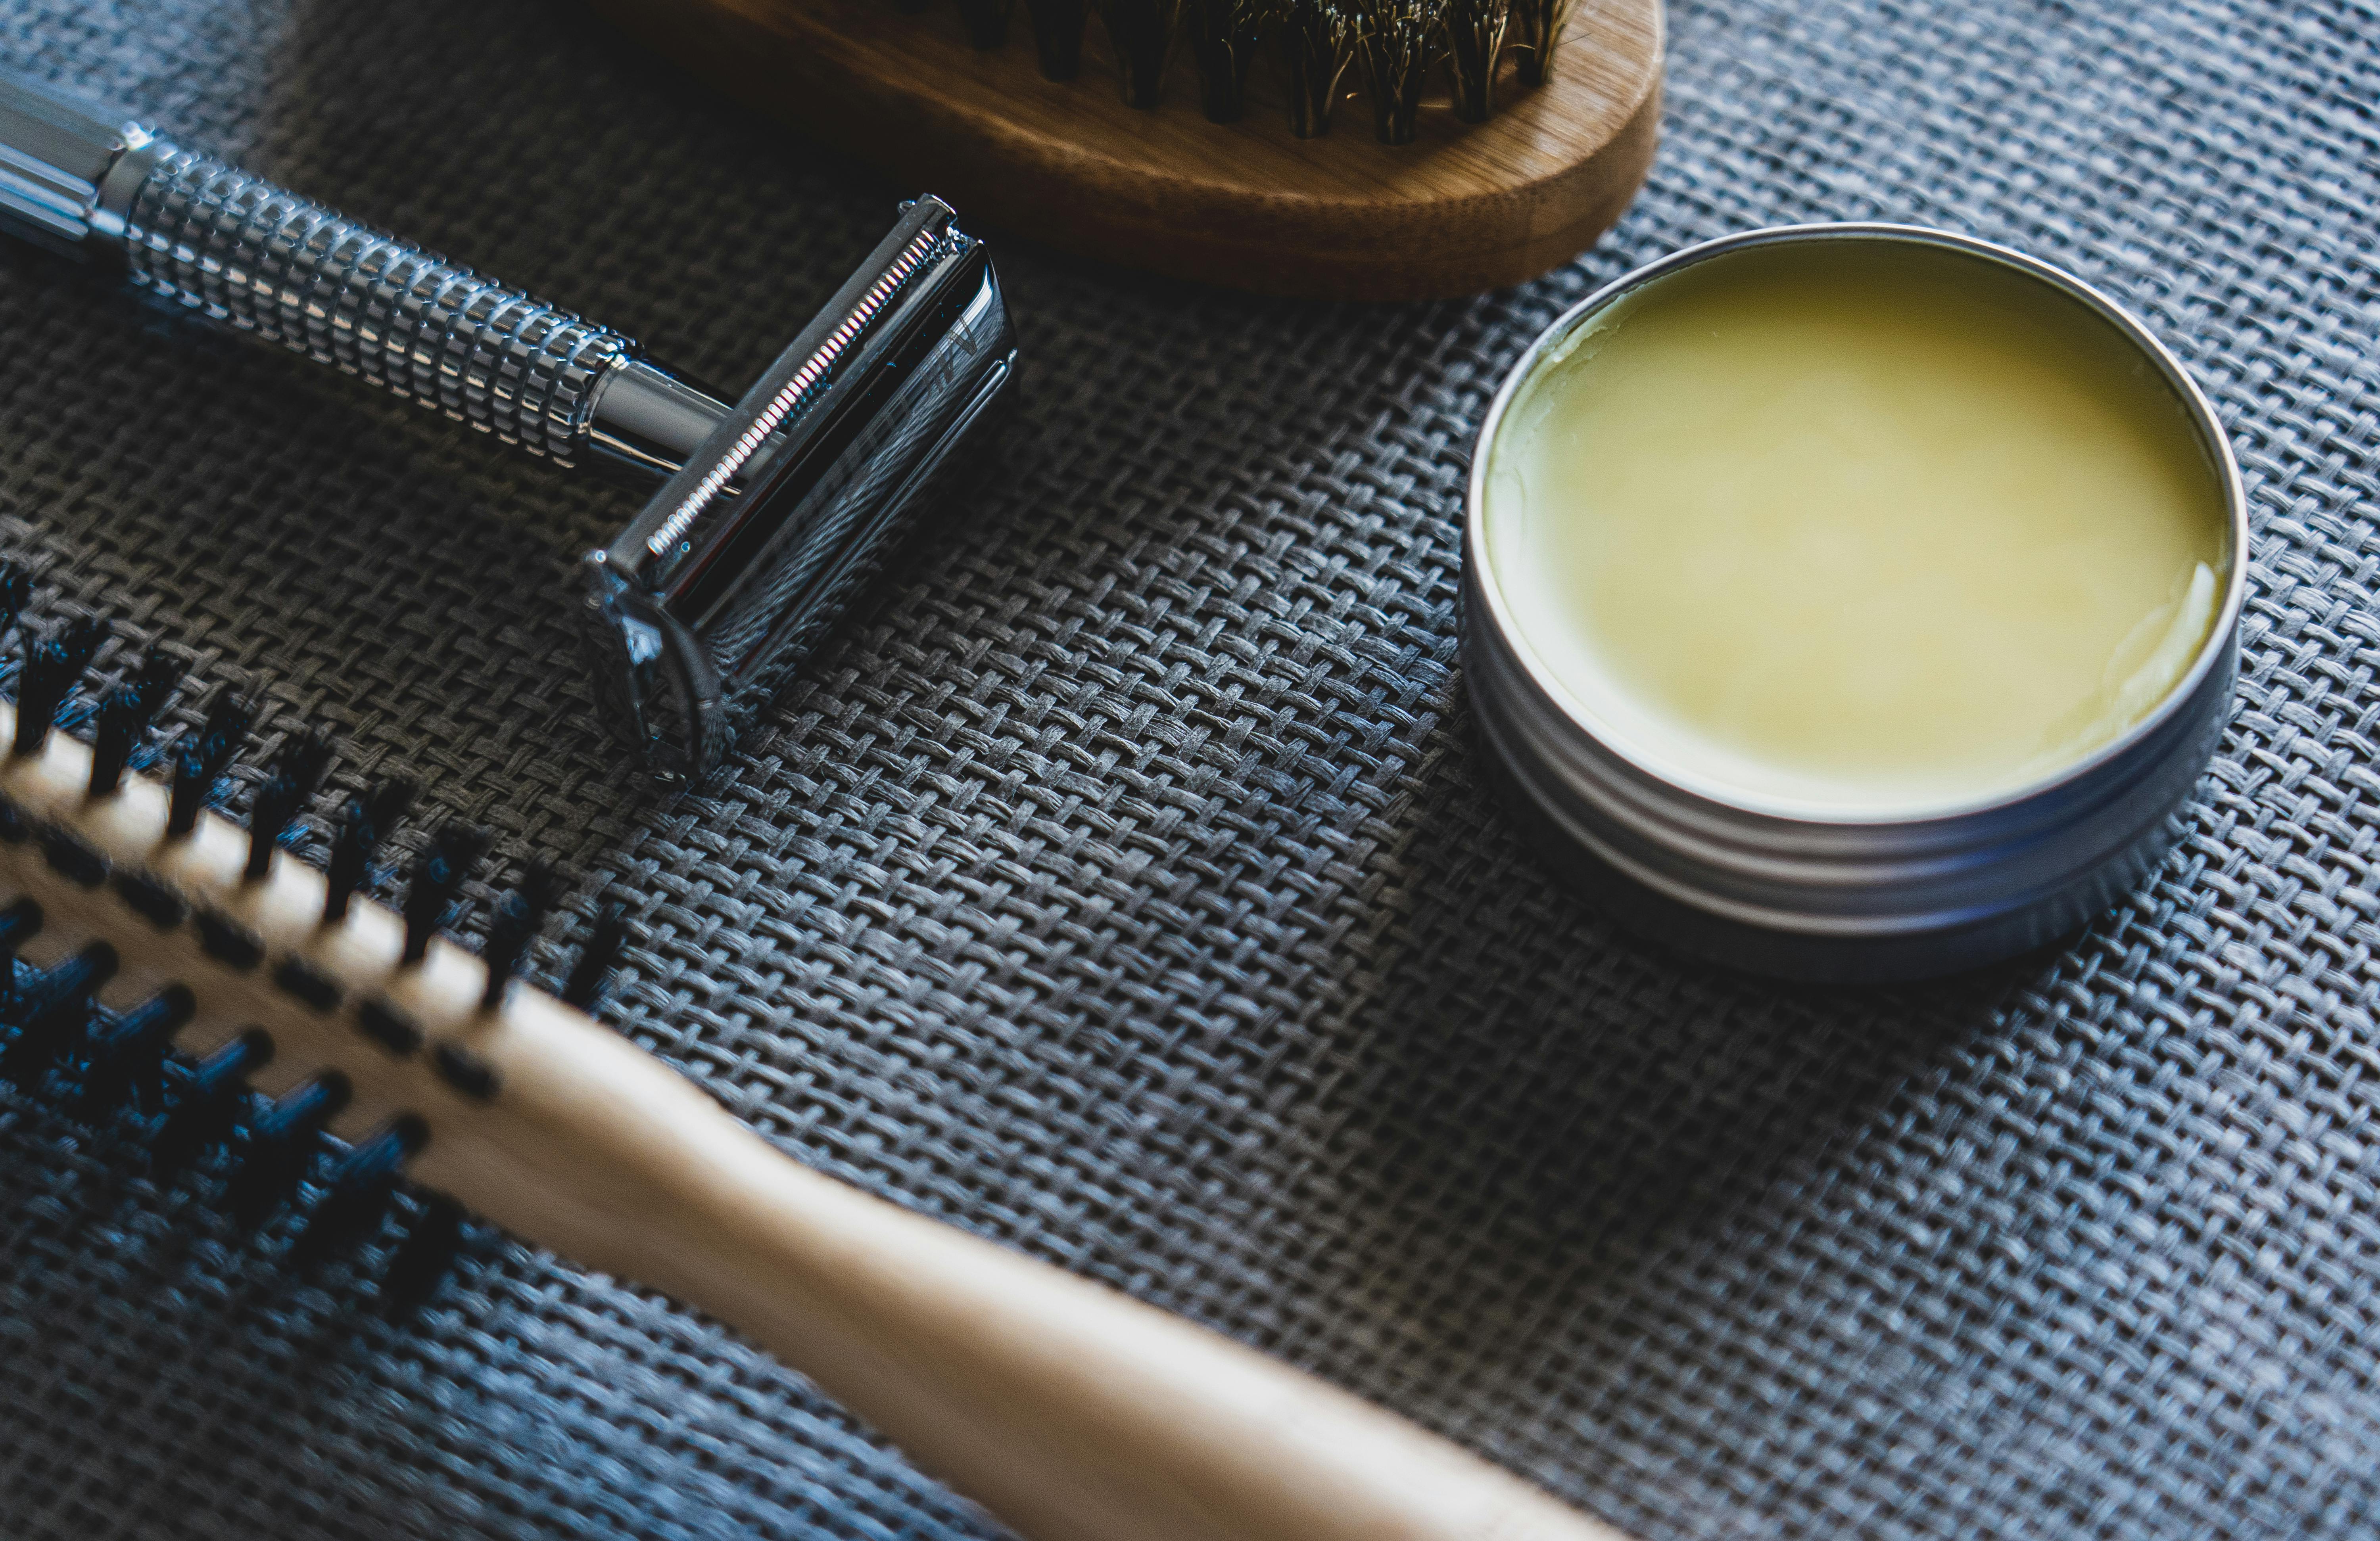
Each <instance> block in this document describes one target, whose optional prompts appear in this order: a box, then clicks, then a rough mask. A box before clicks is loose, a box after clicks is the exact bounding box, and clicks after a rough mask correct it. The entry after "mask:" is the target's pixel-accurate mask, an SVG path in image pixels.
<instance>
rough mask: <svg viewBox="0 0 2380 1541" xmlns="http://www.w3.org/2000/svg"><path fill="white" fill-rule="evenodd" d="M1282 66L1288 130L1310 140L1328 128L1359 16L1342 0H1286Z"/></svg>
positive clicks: (1349, 56) (1352, 44) (1344, 73)
mask: <svg viewBox="0 0 2380 1541" xmlns="http://www.w3.org/2000/svg"><path fill="white" fill-rule="evenodd" d="M1354 56H1355V18H1354V14H1353V13H1352V12H1350V11H1349V10H1348V8H1347V6H1346V5H1345V4H1344V3H1343V0H1285V3H1284V4H1283V5H1282V6H1281V65H1282V67H1283V69H1284V70H1285V71H1286V72H1287V75H1288V78H1289V80H1288V83H1289V131H1290V132H1291V133H1293V134H1295V135H1296V136H1297V137H1298V138H1299V139H1302V140H1310V139H1314V138H1317V137H1318V136H1319V135H1322V134H1327V133H1329V132H1330V109H1331V107H1332V106H1333V105H1334V104H1336V103H1337V102H1338V100H1339V82H1340V81H1341V80H1342V79H1345V78H1346V74H1347V66H1348V65H1349V64H1350V63H1351V62H1353V60H1354Z"/></svg>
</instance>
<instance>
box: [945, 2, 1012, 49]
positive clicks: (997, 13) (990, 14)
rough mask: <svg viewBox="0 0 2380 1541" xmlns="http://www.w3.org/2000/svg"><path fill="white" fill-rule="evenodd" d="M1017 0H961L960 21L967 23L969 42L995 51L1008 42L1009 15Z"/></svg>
mask: <svg viewBox="0 0 2380 1541" xmlns="http://www.w3.org/2000/svg"><path fill="white" fill-rule="evenodd" d="M1014 4H1015V0H959V19H960V20H962V21H964V22H965V23H966V33H967V41H968V42H972V43H974V44H975V45H976V46H977V48H982V49H993V48H998V47H1000V46H1002V44H1004V43H1006V42H1008V13H1009V10H1010V9H1011V7H1012V6H1014Z"/></svg>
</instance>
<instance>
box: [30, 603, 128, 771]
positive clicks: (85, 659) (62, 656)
mask: <svg viewBox="0 0 2380 1541" xmlns="http://www.w3.org/2000/svg"><path fill="white" fill-rule="evenodd" d="M109 629H110V625H109V623H108V622H106V621H104V620H102V619H100V618H98V617H96V616H85V617H84V618H83V619H81V620H79V621H69V622H67V624H66V625H63V626H61V627H59V628H58V631H57V634H56V635H55V636H54V637H44V638H42V639H41V640H39V641H34V640H30V639H29V640H28V641H27V642H26V644H25V666H24V669H23V671H22V672H21V673H19V674H18V676H17V738H16V743H15V745H14V746H13V748H14V751H15V753H16V754H17V755H18V757H19V758H21V757H23V756H26V755H37V754H40V753H41V752H42V745H44V744H46V743H48V742H49V736H50V729H51V727H52V726H53V725H54V724H55V722H57V720H58V709H59V708H60V707H62V706H64V705H65V704H66V700H67V695H68V694H69V693H70V692H72V691H73V689H74V687H75V682H76V681H77V680H79V679H81V678H82V675H83V671H84V670H86V669H88V668H90V667H91V659H92V658H93V657H94V656H95V655H96V654H97V653H98V651H99V648H100V644H101V643H103V642H104V641H105V640H107V634H108V631H109Z"/></svg>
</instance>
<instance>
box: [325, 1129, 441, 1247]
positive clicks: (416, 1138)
mask: <svg viewBox="0 0 2380 1541" xmlns="http://www.w3.org/2000/svg"><path fill="white" fill-rule="evenodd" d="M429 1141H430V1126H429V1125H428V1124H425V1123H423V1122H421V1121H420V1120H419V1119H418V1118H416V1117H414V1116H413V1115H412V1114H411V1113H407V1114H404V1115H403V1116H401V1117H399V1118H397V1119H396V1120H395V1121H394V1122H390V1123H389V1124H387V1125H386V1126H384V1127H383V1128H382V1129H380V1130H379V1131H378V1132H376V1133H374V1134H373V1135H370V1137H368V1138H367V1139H366V1140H365V1141H364V1142H363V1143H362V1144H361V1145H358V1146H357V1147H355V1148H353V1149H352V1150H349V1151H348V1152H347V1153H346V1156H345V1157H344V1158H342V1159H341V1160H340V1162H339V1164H338V1167H337V1168H336V1170H334V1171H333V1172H332V1173H331V1176H330V1190H331V1191H330V1192H329V1193H328V1194H326V1195H323V1198H322V1203H320V1204H318V1205H316V1206H315V1207H314V1212H313V1213H312V1214H311V1215H310V1216H308V1217H307V1220H306V1229H305V1230H304V1231H302V1232H298V1235H297V1244H296V1245H295V1246H293V1247H292V1248H291V1249H290V1260H291V1261H292V1262H294V1263H296V1264H297V1266H298V1267H300V1268H307V1267H310V1266H312V1265H313V1264H315V1263H318V1262H320V1261H322V1259H323V1258H324V1257H327V1256H330V1255H331V1254H332V1253H334V1252H341V1251H344V1250H346V1248H348V1247H351V1246H353V1245H355V1244H357V1243H358V1242H359V1241H361V1240H363V1239H364V1237H365V1236H366V1235H367V1234H369V1233H370V1231H371V1228H372V1227H373V1226H374V1225H376V1224H378V1223H379V1221H380V1218H381V1216H382V1215H383V1214H384V1213H386V1212H387V1210H388V1206H389V1201H390V1200H391V1199H392V1198H394V1197H395V1194H396V1183H397V1178H398V1176H399V1174H400V1173H402V1172H403V1171H404V1169H405V1163H406V1162H407V1161H408V1160H411V1159H413V1157H414V1156H415V1155H416V1154H417V1153H418V1152H419V1150H420V1149H421V1147H423V1146H424V1145H427V1144H428V1143H429Z"/></svg>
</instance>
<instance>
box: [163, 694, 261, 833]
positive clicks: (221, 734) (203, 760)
mask: <svg viewBox="0 0 2380 1541" xmlns="http://www.w3.org/2000/svg"><path fill="white" fill-rule="evenodd" d="M250 721H251V718H250V714H249V707H248V703H247V702H246V701H243V700H241V699H240V698H238V697H237V696H235V695H233V694H232V693H231V692H230V691H228V690H226V691H225V692H224V693H223V694H222V695H220V696H217V697H216V698H215V701H214V704H213V705H212V706H211V707H209V708H208V709H207V718H206V721H205V722H203V723H201V724H200V726H199V728H198V730H197V731H196V732H195V733H186V734H183V735H182V737H181V739H180V740H179V741H178V742H177V743H176V745H175V746H174V800H173V806H172V807H171V808H170V810H169V811H168V812H167V814H166V817H165V833H166V834H167V835H169V836H171V837H173V838H175V839H176V840H178V839H180V838H182V837H183V836H185V835H188V833H189V832H190V831H192V830H194V829H196V828H198V824H199V811H200V809H201V808H203V807H206V805H207V800H208V799H209V798H211V797H212V796H213V795H214V790H215V783H217V782H219V781H221V780H222V779H223V773H224V771H225V770H227V769H229V767H230V765H231V761H232V757H233V756H235V755H237V754H238V753H239V746H240V745H241V744H242V743H243V742H245V741H246V739H247V737H248V728H249V722H250Z"/></svg>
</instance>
